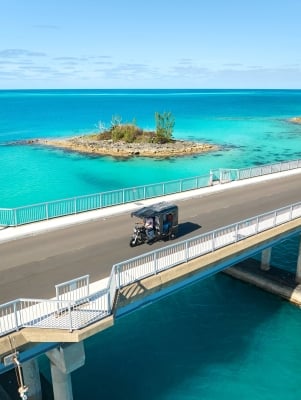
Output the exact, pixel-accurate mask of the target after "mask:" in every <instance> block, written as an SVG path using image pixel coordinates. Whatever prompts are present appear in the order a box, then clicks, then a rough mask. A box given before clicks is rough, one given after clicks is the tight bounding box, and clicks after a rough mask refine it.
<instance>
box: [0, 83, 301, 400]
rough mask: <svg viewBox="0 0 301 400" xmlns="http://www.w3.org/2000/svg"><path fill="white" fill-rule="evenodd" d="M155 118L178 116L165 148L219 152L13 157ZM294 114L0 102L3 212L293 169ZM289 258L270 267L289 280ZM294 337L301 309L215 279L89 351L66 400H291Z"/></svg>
mask: <svg viewBox="0 0 301 400" xmlns="http://www.w3.org/2000/svg"><path fill="white" fill-rule="evenodd" d="M164 111H170V112H172V113H173V115H174V116H175V121H176V125H175V131H174V137H176V138H178V139H191V140H196V141H205V142H210V143H216V144H218V145H220V146H221V150H219V151H216V152H213V153H207V154H202V155H199V156H193V157H184V158H170V159H167V160H161V159H155V160H151V159H146V158H145V159H140V158H132V159H129V160H120V159H114V158H111V157H99V158H95V157H87V156H83V155H77V154H71V153H67V152H64V151H61V150H50V149H45V148H41V147H28V146H21V145H18V146H16V145H12V142H14V141H17V140H22V139H28V138H38V137H39V138H40V137H69V136H74V135H78V134H84V133H90V132H94V131H96V130H97V128H96V125H97V123H98V121H102V122H103V123H105V124H107V125H109V124H110V121H111V118H112V116H113V115H120V116H121V117H122V120H123V122H131V121H133V120H135V121H136V123H137V125H139V126H141V127H142V128H146V129H147V128H154V114H155V112H164ZM300 114H301V90H292V91H291V90H270V91H267V90H233V91H232V90H147V91H144V90H111V91H107V90H64V91H62V90H55V91H48V90H45V91H28V90H25V91H23V90H21V91H1V92H0V154H1V158H0V179H1V192H0V207H14V206H21V205H25V204H32V203H37V202H41V201H47V200H52V199H60V198H65V197H71V196H76V195H81V194H91V193H96V192H102V191H107V190H113V189H120V188H123V187H130V186H135V185H140V184H146V183H151V182H162V181H166V180H172V179H178V178H184V177H187V176H195V175H202V174H208V172H209V170H210V169H214V168H220V167H221V168H223V167H229V168H239V167H243V166H253V165H258V164H267V163H273V162H278V161H284V160H290V159H297V158H298V159H299V158H301V145H300V140H301V126H299V125H295V124H291V123H289V121H288V119H289V118H291V117H294V116H298V115H300ZM141 170H143V171H144V173H143V174H138V173H137V171H141ZM297 252H298V242H297V240H296V239H292V240H290V241H288V242H284V243H283V244H282V245H281V246H279V247H277V248H276V249H275V250H274V251H273V258H272V260H273V264H274V265H276V266H278V267H281V268H285V269H287V270H290V271H294V270H295V265H296V258H297ZM87 273H89V271H87ZM300 329H301V318H300V309H299V308H297V307H295V306H292V305H291V304H289V303H287V302H284V301H282V300H280V299H279V298H277V297H276V296H273V295H271V294H268V293H265V292H263V291H261V290H259V289H257V288H255V287H253V286H251V285H247V284H244V283H241V282H239V281H236V280H233V279H231V278H229V277H228V276H226V275H224V274H218V275H216V276H214V277H211V278H209V279H207V280H204V281H201V282H199V283H197V284H194V285H192V286H189V287H187V288H185V289H183V290H181V291H178V292H176V293H174V294H172V295H171V296H169V297H167V298H165V299H163V300H161V301H159V302H156V303H153V304H152V305H150V306H148V307H145V308H143V309H141V310H139V311H136V312H134V313H132V314H129V315H128V316H126V317H124V318H122V319H119V320H117V321H116V324H115V325H114V326H113V327H112V328H110V329H108V330H106V331H104V332H102V333H99V334H98V335H96V336H94V337H92V338H90V339H87V340H86V341H85V349H86V365H85V367H83V368H80V369H79V370H77V371H75V372H74V373H72V380H73V389H74V399H75V400H82V399H87V398H89V399H93V400H94V399H112V400H115V399H120V398H123V399H131V400H141V399H143V400H155V399H156V400H199V399H206V400H234V399H244V400H254V399H256V400H261V399H262V400H268V399H273V400H274V399H277V400H282V399H286V400H296V399H298V398H300V396H301V388H300V385H299V375H300V372H301V345H300V344H299V342H300V340H299V337H300ZM41 367H42V370H43V372H44V373H45V374H46V375H47V374H48V373H49V370H48V367H47V365H46V364H45V363H44V362H43V360H42V361H41ZM87 393H90V394H89V395H88V394H87Z"/></svg>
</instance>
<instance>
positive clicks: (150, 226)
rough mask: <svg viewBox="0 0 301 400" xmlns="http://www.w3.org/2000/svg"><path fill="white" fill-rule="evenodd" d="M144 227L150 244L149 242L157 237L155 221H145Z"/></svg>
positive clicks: (150, 219) (149, 219)
mask: <svg viewBox="0 0 301 400" xmlns="http://www.w3.org/2000/svg"><path fill="white" fill-rule="evenodd" d="M144 226H145V229H146V236H147V239H148V242H149V241H151V240H152V239H153V238H154V236H155V234H154V219H153V218H151V217H147V218H146V219H145V222H144Z"/></svg>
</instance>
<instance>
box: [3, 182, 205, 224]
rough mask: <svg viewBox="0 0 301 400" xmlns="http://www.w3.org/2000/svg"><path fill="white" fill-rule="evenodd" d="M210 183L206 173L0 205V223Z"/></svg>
mask: <svg viewBox="0 0 301 400" xmlns="http://www.w3.org/2000/svg"><path fill="white" fill-rule="evenodd" d="M209 185H211V181H210V176H209V175H205V176H196V177H192V178H185V179H179V180H174V181H168V182H161V183H155V184H151V185H144V186H137V187H132V188H125V189H120V190H114V191H110V192H103V193H96V194H91V195H86V196H78V197H73V198H69V199H62V200H56V201H51V202H45V203H39V204H33V205H29V206H23V207H17V208H12V209H9V208H0V226H19V225H24V224H29V223H32V222H38V221H43V220H48V219H52V218H57V217H63V216H66V215H74V214H78V213H81V212H86V211H92V210H97V209H101V208H105V207H111V206H115V205H120V204H126V203H130V202H134V201H141V200H146V199H150V198H154V197H160V196H166V195H168V194H174V193H181V192H184V191H188V190H194V189H199V188H202V187H206V186H209Z"/></svg>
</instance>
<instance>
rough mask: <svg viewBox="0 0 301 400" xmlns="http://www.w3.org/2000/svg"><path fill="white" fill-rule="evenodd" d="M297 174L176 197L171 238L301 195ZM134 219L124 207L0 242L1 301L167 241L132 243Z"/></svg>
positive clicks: (38, 293) (93, 274)
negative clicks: (122, 210)
mask: <svg viewBox="0 0 301 400" xmlns="http://www.w3.org/2000/svg"><path fill="white" fill-rule="evenodd" d="M300 177H301V175H299V174H297V175H291V176H287V177H285V178H279V179H273V180H267V181H264V182H261V183H256V184H249V185H246V186H242V187H239V188H232V189H231V190H224V191H221V192H215V193H212V194H205V195H201V196H198V197H193V198H189V199H185V200H179V201H175V203H176V204H177V205H178V206H179V235H178V237H177V238H176V239H175V241H181V240H185V239H188V238H189V237H193V236H196V235H199V234H201V233H205V232H208V231H211V230H213V229H216V228H218V227H221V226H226V225H229V224H231V223H234V222H238V221H240V220H243V219H246V218H249V217H253V216H255V215H258V214H262V213H264V212H267V211H271V210H273V209H277V208H280V207H283V206H286V205H290V204H293V203H296V202H299V201H301V185H300ZM154 202H156V201H155V200H154ZM133 223H134V221H133V219H132V218H131V216H130V215H129V213H128V212H127V213H125V214H119V215H112V216H109V217H107V218H104V219H100V220H97V221H91V222H87V223H82V224H79V225H74V226H71V227H66V228H64V229H58V230H57V231H51V232H47V233H41V234H39V235H36V236H31V237H26V238H23V239H16V240H13V241H10V242H5V243H2V244H0V304H3V303H5V302H7V301H10V300H14V299H17V298H23V297H25V298H43V299H46V298H51V297H54V296H55V289H54V286H55V285H56V284H59V283H62V282H65V281H67V280H69V279H74V278H77V277H80V276H82V275H85V274H90V280H91V282H94V281H96V280H99V279H102V278H105V277H107V276H109V274H110V272H111V269H112V266H113V264H115V263H117V262H120V261H124V260H127V259H129V258H132V257H135V256H137V255H139V254H142V253H146V252H148V251H151V250H154V249H156V248H159V247H162V246H166V242H157V243H154V244H153V245H152V246H150V245H147V244H144V245H142V246H139V247H135V248H131V247H130V246H129V241H130V236H131V233H132V228H133ZM175 241H173V242H175ZM167 244H168V243H167Z"/></svg>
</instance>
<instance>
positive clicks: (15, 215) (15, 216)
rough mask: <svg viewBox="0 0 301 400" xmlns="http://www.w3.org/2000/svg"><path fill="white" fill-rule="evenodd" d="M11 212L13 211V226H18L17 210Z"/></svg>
mask: <svg viewBox="0 0 301 400" xmlns="http://www.w3.org/2000/svg"><path fill="white" fill-rule="evenodd" d="M13 211H14V226H18V222H17V209H16V208H14V209H13Z"/></svg>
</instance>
